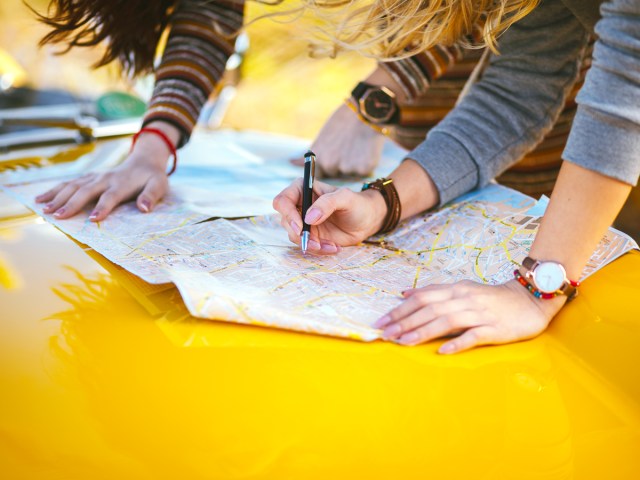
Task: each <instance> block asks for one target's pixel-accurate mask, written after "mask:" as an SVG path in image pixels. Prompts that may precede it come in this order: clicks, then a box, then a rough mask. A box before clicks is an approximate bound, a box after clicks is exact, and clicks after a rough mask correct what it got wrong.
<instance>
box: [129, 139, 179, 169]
mask: <svg viewBox="0 0 640 480" xmlns="http://www.w3.org/2000/svg"><path fill="white" fill-rule="evenodd" d="M143 133H153V134H154V135H157V136H158V137H160V139H162V141H163V142H164V144H165V145H166V146H167V148H168V149H169V151H170V152H171V155H172V156H173V163H172V165H171V169H170V170H169V171H168V172H167V176H169V175H171V174H172V173H173V172H175V171H176V167H177V166H178V152H177V150H176V147H175V145H174V144H173V142H171V140H169V137H168V136H167V134H166V133H164V132H163V131H162V130H160V129H158V128H151V127H144V128H141V129H140V131H139V132H138V133H136V134H135V135H134V136H133V139H132V140H131V150H133V146H134V145H135V144H136V142H137V141H138V137H139V136H140V135H142V134H143Z"/></svg>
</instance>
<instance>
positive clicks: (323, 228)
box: [273, 179, 387, 254]
mask: <svg viewBox="0 0 640 480" xmlns="http://www.w3.org/2000/svg"><path fill="white" fill-rule="evenodd" d="M313 192H314V197H315V201H314V203H313V204H312V205H311V207H310V208H309V210H308V211H307V217H306V222H307V223H308V224H309V225H311V232H310V236H309V251H311V252H313V253H322V254H332V253H336V252H338V251H339V250H340V247H345V246H349V245H357V244H358V243H360V242H362V241H363V240H364V239H366V238H368V237H370V236H371V235H373V234H374V233H375V232H377V231H378V230H379V229H380V227H381V226H382V221H383V220H384V217H385V215H386V209H387V206H386V203H385V201H384V199H383V197H382V195H381V194H380V192H378V191H375V190H366V191H364V192H354V191H352V190H349V189H348V188H336V187H333V186H331V185H327V184H326V183H322V182H318V181H316V182H315V183H314V186H313ZM301 206H302V179H299V180H296V181H295V182H294V183H292V184H291V185H290V186H289V187H287V188H285V189H284V190H283V191H282V192H280V193H279V194H278V195H277V196H276V197H275V198H274V200H273V208H275V209H276V210H277V211H278V212H280V214H281V215H282V219H281V221H280V223H281V224H282V226H283V227H284V228H285V229H286V230H287V233H288V234H289V240H291V241H292V242H293V243H296V244H298V245H299V244H300V233H301V232H302V216H301V214H300V209H301Z"/></svg>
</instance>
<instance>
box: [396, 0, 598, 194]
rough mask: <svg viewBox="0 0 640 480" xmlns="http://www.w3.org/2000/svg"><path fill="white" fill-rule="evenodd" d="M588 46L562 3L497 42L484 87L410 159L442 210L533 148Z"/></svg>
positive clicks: (562, 100)
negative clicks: (425, 177) (429, 183)
mask: <svg viewBox="0 0 640 480" xmlns="http://www.w3.org/2000/svg"><path fill="white" fill-rule="evenodd" d="M586 43H587V34H586V31H585V30H584V29H583V28H582V26H581V24H580V23H579V22H578V20H577V19H576V18H575V17H573V15H572V14H571V13H570V12H569V11H568V10H567V9H566V8H565V7H564V6H563V4H562V3H561V2H559V1H555V2H554V1H548V2H544V3H543V4H541V5H540V6H539V7H537V8H536V9H535V10H534V11H533V12H532V13H531V14H529V15H528V16H527V17H526V18H524V19H523V20H521V21H519V22H517V23H516V24H514V25H513V26H512V27H511V28H510V29H509V30H508V31H507V32H506V33H505V34H504V35H503V36H502V37H501V38H500V45H499V48H500V55H493V56H491V58H490V62H489V65H488V67H487V68H486V69H485V71H484V73H483V75H482V78H481V80H480V81H478V82H477V83H475V84H474V86H473V87H472V88H471V89H470V90H469V93H468V94H467V95H466V96H465V97H464V98H463V99H462V100H461V101H460V103H459V104H458V105H457V106H456V107H455V108H454V109H453V110H452V111H451V112H450V113H449V114H448V115H447V116H446V117H445V118H444V119H443V120H442V121H441V122H440V124H438V125H437V126H436V127H434V128H433V129H432V130H431V131H430V132H429V134H428V136H427V138H426V140H425V141H424V142H423V143H422V144H421V145H419V146H418V147H417V148H416V149H415V150H414V151H412V152H411V153H410V154H409V155H408V158H411V159H413V160H416V161H418V162H419V163H420V164H421V165H422V166H423V167H424V168H425V170H427V172H428V173H429V175H430V176H431V178H433V180H434V182H435V184H436V186H437V188H438V192H439V195H440V202H441V203H446V202H448V201H450V200H452V199H453V198H455V197H457V196H459V195H461V194H463V193H466V192H468V191H469V190H472V189H474V188H477V187H480V186H483V185H485V184H487V183H488V182H489V181H491V180H492V179H493V178H494V177H495V176H496V175H498V174H499V173H501V172H502V171H504V169H506V168H507V167H509V166H510V165H512V164H513V163H514V162H516V161H518V160H519V159H520V158H522V156H523V155H525V154H526V153H527V152H528V151H529V150H531V149H532V148H534V147H535V145H536V144H537V143H538V142H539V141H540V140H541V139H542V137H543V136H544V134H545V133H546V132H547V131H548V130H549V129H550V128H551V127H552V126H553V123H554V122H555V120H556V118H557V115H558V114H559V113H560V111H561V109H562V107H563V105H564V103H565V99H566V96H567V94H568V92H569V90H570V89H571V87H572V86H573V84H574V82H575V80H576V78H577V74H578V67H579V65H580V59H581V53H582V52H583V49H584V47H585V45H586Z"/></svg>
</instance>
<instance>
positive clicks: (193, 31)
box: [144, 0, 243, 146]
mask: <svg viewBox="0 0 640 480" xmlns="http://www.w3.org/2000/svg"><path fill="white" fill-rule="evenodd" d="M242 9H243V3H242V2H238V3H236V4H233V6H230V5H226V4H225V3H224V2H220V3H217V2H200V1H196V0H185V1H182V2H180V4H179V6H178V9H177V10H176V12H175V14H174V16H173V23H172V27H171V34H170V36H169V39H168V41H167V47H166V49H165V51H164V54H163V57H162V62H161V63H160V65H159V67H158V69H157V71H156V85H155V88H154V92H153V97H152V98H151V101H150V102H149V108H148V111H147V114H146V115H145V119H144V124H145V125H146V124H148V123H150V122H153V121H157V120H161V121H164V122H166V123H170V124H172V125H174V126H175V127H176V128H177V129H179V130H180V132H181V138H180V141H179V143H178V145H179V146H181V145H183V144H184V143H185V142H186V141H187V140H188V138H189V136H190V135H191V131H192V130H193V128H194V126H195V124H196V122H197V120H198V116H199V114H200V110H201V109H202V106H203V105H204V103H205V102H206V101H207V99H208V97H209V96H210V95H211V93H212V92H213V91H215V89H216V88H217V87H218V82H219V81H220V79H221V78H222V75H223V72H224V69H225V66H226V61H227V59H228V58H229V56H230V55H231V54H232V53H233V50H234V38H235V37H234V35H233V34H234V33H235V32H236V31H237V30H238V29H239V28H240V27H241V26H242V19H243V10H242Z"/></svg>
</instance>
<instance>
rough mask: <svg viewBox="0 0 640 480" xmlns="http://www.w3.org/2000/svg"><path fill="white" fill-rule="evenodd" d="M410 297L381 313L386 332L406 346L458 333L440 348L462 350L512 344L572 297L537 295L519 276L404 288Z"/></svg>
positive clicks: (537, 331)
mask: <svg viewBox="0 0 640 480" xmlns="http://www.w3.org/2000/svg"><path fill="white" fill-rule="evenodd" d="M403 296H404V298H405V300H404V301H403V302H402V303H401V304H400V305H399V306H397V307H396V308H394V309H393V310H391V311H390V312H389V313H388V314H386V315H385V316H383V317H382V318H380V319H379V320H378V321H377V322H376V323H375V324H374V327H376V328H383V329H384V332H383V337H384V338H385V339H388V340H394V341H396V342H397V343H400V344H403V345H417V344H419V343H424V342H428V341H430V340H433V339H436V338H440V337H444V336H450V335H458V336H457V337H456V338H453V339H452V340H449V341H447V342H446V343H444V344H443V345H442V346H441V347H440V349H439V350H438V352H439V353H457V352H461V351H463V350H468V349H470V348H473V347H476V346H479V345H490V344H500V343H510V342H515V341H518V340H525V339H528V338H533V337H535V336H537V335H539V334H540V333H541V332H543V331H544V330H545V329H546V328H547V326H548V325H549V322H550V321H551V319H552V318H553V316H554V315H555V314H556V313H557V312H558V311H559V310H560V308H562V306H563V305H564V303H565V301H566V297H565V296H563V295H561V296H558V297H556V298H553V299H550V300H542V299H538V298H535V297H534V296H533V295H531V293H529V291H527V289H525V288H524V287H523V286H522V285H520V284H519V283H518V282H517V281H515V280H512V281H509V282H507V283H505V284H503V285H496V286H490V285H482V284H480V283H476V282H472V281H462V282H458V283H456V284H453V285H431V286H428V287H424V288H417V289H411V290H407V291H405V292H403Z"/></svg>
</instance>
